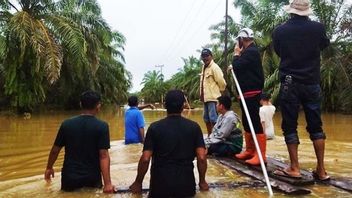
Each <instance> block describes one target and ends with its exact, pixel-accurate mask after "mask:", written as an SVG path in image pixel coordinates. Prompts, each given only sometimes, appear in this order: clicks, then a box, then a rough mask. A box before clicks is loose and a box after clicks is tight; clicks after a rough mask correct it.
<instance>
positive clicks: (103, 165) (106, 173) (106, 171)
mask: <svg viewBox="0 0 352 198" xmlns="http://www.w3.org/2000/svg"><path fill="white" fill-rule="evenodd" d="M99 160H100V171H101V174H102V176H103V181H104V189H103V192H104V193H113V192H115V191H116V190H115V187H114V186H113V185H112V183H111V178H110V155H109V151H108V150H107V149H100V150H99Z"/></svg>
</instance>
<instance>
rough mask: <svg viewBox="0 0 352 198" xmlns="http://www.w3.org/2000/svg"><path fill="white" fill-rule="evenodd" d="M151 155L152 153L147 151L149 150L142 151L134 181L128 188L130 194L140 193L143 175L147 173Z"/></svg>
mask: <svg viewBox="0 0 352 198" xmlns="http://www.w3.org/2000/svg"><path fill="white" fill-rule="evenodd" d="M152 155H153V151H149V150H145V151H143V154H142V156H141V158H140V159H139V162H138V170H137V171H138V172H137V176H136V179H135V181H134V182H133V184H132V185H131V186H130V189H131V191H132V193H141V192H142V183H143V179H144V176H145V174H146V173H147V171H148V167H149V162H150V158H151V156H152Z"/></svg>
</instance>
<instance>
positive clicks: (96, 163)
mask: <svg viewBox="0 0 352 198" xmlns="http://www.w3.org/2000/svg"><path fill="white" fill-rule="evenodd" d="M100 100H101V98H100V95H99V94H98V93H96V92H93V91H86V92H84V93H83V94H82V95H81V107H82V109H83V111H82V114H81V115H79V116H75V117H72V118H70V119H67V120H65V121H64V122H63V123H62V124H61V126H60V129H59V132H58V134H57V136H56V140H55V143H54V145H53V147H52V149H51V151H50V154H49V158H48V164H47V168H46V170H45V174H44V176H45V180H47V181H50V180H51V176H52V177H54V169H53V165H54V163H55V161H56V159H57V157H58V155H59V153H60V150H61V148H62V147H65V158H64V164H63V168H62V173H61V189H62V190H64V191H73V190H75V189H78V188H82V187H93V188H101V187H102V181H101V175H102V176H103V179H104V189H103V192H104V193H112V192H114V191H115V187H114V186H113V185H112V184H111V179H110V156H109V152H108V149H109V148H110V137H109V126H108V124H107V123H105V122H103V121H101V120H99V119H97V118H96V117H95V115H96V114H97V113H98V112H99V110H100V106H101V104H100Z"/></svg>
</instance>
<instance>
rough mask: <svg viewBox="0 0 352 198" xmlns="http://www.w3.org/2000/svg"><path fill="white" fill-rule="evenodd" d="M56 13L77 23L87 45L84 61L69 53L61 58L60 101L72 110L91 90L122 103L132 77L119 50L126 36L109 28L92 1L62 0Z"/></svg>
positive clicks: (112, 100) (93, 0)
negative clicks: (62, 61)
mask: <svg viewBox="0 0 352 198" xmlns="http://www.w3.org/2000/svg"><path fill="white" fill-rule="evenodd" d="M58 10H59V13H60V14H61V15H63V16H65V17H67V18H69V19H71V20H72V21H74V22H75V23H76V24H78V27H79V29H80V31H81V32H82V33H83V35H84V39H85V41H86V43H87V51H86V57H87V58H86V60H85V61H84V62H81V61H79V60H76V59H75V58H71V57H72V56H71V54H69V53H68V54H65V56H64V57H65V59H64V64H63V69H62V73H65V75H64V78H62V79H60V80H59V82H58V84H59V88H58V89H59V90H60V93H61V97H60V98H62V99H63V100H62V102H63V103H64V104H65V106H67V107H71V106H73V107H75V106H77V104H78V100H77V99H78V96H79V94H80V93H81V92H82V91H83V90H86V89H94V90H97V91H99V92H101V93H102V95H103V98H104V99H105V100H106V101H107V102H115V103H123V102H124V101H125V100H126V99H127V90H128V89H129V88H130V87H131V74H130V73H129V72H128V71H127V70H126V69H125V67H124V62H125V59H124V56H123V54H122V52H121V51H120V50H123V49H124V45H125V40H126V39H125V37H124V36H123V35H122V34H121V33H119V32H117V31H112V30H111V29H110V27H109V25H108V24H107V23H106V22H105V21H104V19H103V18H102V16H101V10H100V7H99V5H98V4H97V2H96V1H95V0H84V1H77V0H62V1H60V2H59V4H58ZM66 57H67V59H66ZM72 71H77V72H72Z"/></svg>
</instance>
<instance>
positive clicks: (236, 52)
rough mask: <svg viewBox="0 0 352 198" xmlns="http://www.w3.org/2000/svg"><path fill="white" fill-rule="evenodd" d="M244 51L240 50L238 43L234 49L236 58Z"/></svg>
mask: <svg viewBox="0 0 352 198" xmlns="http://www.w3.org/2000/svg"><path fill="white" fill-rule="evenodd" d="M242 49H243V47H242V48H240V45H239V44H238V42H237V43H236V45H235V49H234V52H233V55H234V56H241V52H242Z"/></svg>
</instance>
